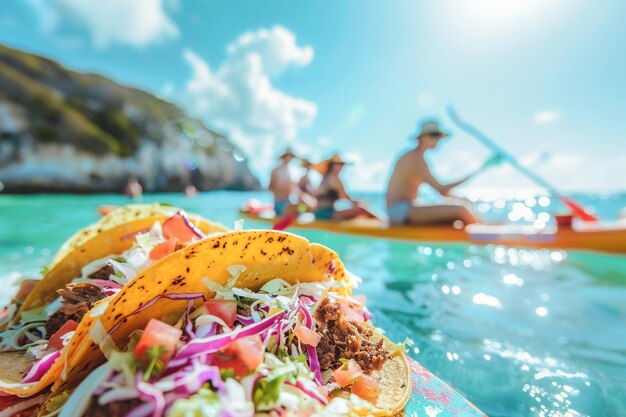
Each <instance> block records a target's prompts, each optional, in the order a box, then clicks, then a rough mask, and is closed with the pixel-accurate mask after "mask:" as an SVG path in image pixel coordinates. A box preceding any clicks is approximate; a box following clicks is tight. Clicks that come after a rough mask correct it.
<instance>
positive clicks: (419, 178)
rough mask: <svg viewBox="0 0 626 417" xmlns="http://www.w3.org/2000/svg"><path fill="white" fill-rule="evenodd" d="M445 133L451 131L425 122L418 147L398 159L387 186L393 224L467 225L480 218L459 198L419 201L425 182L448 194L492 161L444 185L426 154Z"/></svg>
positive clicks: (419, 135) (445, 194)
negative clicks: (435, 175)
mask: <svg viewBox="0 0 626 417" xmlns="http://www.w3.org/2000/svg"><path fill="white" fill-rule="evenodd" d="M446 136H448V133H445V132H442V131H441V130H440V129H439V124H438V123H437V122H435V121H427V122H424V123H423V124H422V129H421V132H419V134H418V135H417V136H416V139H417V140H418V145H417V147H415V149H412V150H410V151H408V152H407V153H405V154H404V155H402V157H400V159H399V160H398V162H396V166H395V167H394V169H393V173H392V174H391V178H390V180H389V185H388V186H387V213H388V215H389V222H390V223H391V224H396V225H402V224H415V225H423V224H452V223H454V222H456V221H458V220H460V221H462V222H463V223H464V224H471V223H476V222H477V221H479V220H478V218H477V216H476V215H475V214H474V213H473V211H472V207H471V206H470V205H469V204H466V203H463V202H462V201H460V200H450V201H449V202H446V203H444V204H433V205H426V204H420V203H419V202H418V201H417V193H418V189H419V187H420V186H421V185H422V184H429V185H430V186H431V187H433V188H434V189H435V190H437V191H438V192H439V193H440V194H441V195H443V196H445V197H448V196H449V195H450V191H451V190H452V189H453V188H455V187H458V186H459V185H461V184H463V183H464V182H465V181H467V180H468V179H470V178H471V177H472V176H474V175H476V174H477V173H478V172H480V171H482V170H483V169H484V168H485V167H486V166H487V165H489V164H492V162H491V160H490V161H488V163H487V164H484V165H483V166H482V167H481V168H480V169H479V170H478V171H477V172H474V173H473V174H471V175H468V176H467V177H465V178H463V179H461V180H459V181H455V182H453V183H450V184H441V183H440V182H439V181H437V179H435V177H434V176H433V175H432V174H431V172H430V169H429V168H428V164H427V163H426V159H425V158H424V154H425V153H426V151H428V150H429V149H434V148H436V147H437V145H438V144H439V142H440V141H441V139H443V138H445V137H446ZM492 159H493V158H492Z"/></svg>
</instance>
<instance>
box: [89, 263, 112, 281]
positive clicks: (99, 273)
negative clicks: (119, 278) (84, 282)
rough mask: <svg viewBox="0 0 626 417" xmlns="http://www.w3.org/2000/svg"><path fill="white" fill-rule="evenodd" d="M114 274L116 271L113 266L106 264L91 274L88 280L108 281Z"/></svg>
mask: <svg viewBox="0 0 626 417" xmlns="http://www.w3.org/2000/svg"><path fill="white" fill-rule="evenodd" d="M113 274H115V270H114V269H113V266H112V265H111V264H106V265H104V266H102V267H101V268H100V269H98V270H96V271H95V272H92V273H91V274H89V275H87V278H91V279H104V280H108V279H109V276H110V275H113Z"/></svg>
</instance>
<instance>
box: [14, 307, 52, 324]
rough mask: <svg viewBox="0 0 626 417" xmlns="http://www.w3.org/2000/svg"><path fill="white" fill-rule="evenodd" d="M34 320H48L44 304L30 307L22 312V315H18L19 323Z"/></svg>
mask: <svg viewBox="0 0 626 417" xmlns="http://www.w3.org/2000/svg"><path fill="white" fill-rule="evenodd" d="M35 321H43V322H46V321H48V315H47V314H46V306H41V307H37V308H32V309H30V310H26V311H23V312H22V315H21V316H20V323H30V322H35Z"/></svg>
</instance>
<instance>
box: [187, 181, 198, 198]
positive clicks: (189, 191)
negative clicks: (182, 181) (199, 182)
mask: <svg viewBox="0 0 626 417" xmlns="http://www.w3.org/2000/svg"><path fill="white" fill-rule="evenodd" d="M184 192H185V197H189V198H193V197H195V196H196V195H197V194H198V189H197V188H196V187H195V186H194V185H193V184H187V185H186V186H185V191H184Z"/></svg>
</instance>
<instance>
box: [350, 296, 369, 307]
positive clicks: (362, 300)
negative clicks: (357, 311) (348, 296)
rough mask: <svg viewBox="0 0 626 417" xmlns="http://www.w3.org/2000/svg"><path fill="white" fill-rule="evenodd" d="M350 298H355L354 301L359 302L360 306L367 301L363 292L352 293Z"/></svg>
mask: <svg viewBox="0 0 626 417" xmlns="http://www.w3.org/2000/svg"><path fill="white" fill-rule="evenodd" d="M352 298H354V299H355V301H356V302H358V303H359V304H361V305H362V306H364V305H365V304H367V303H366V301H367V297H366V296H365V294H357V295H353V296H352Z"/></svg>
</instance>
